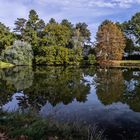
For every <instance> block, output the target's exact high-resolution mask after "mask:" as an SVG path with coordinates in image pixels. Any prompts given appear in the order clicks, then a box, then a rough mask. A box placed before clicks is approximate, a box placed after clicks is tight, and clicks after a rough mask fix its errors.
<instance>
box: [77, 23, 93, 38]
mask: <svg viewBox="0 0 140 140" xmlns="http://www.w3.org/2000/svg"><path fill="white" fill-rule="evenodd" d="M76 29H78V30H79V32H80V36H82V37H84V39H87V40H90V36H91V33H90V30H89V29H88V25H87V24H86V23H84V22H83V23H77V24H76Z"/></svg>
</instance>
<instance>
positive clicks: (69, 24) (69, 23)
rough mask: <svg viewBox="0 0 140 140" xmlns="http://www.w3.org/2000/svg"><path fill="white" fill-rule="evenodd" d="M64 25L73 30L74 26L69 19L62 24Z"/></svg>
mask: <svg viewBox="0 0 140 140" xmlns="http://www.w3.org/2000/svg"><path fill="white" fill-rule="evenodd" d="M61 24H62V25H64V26H67V27H68V28H69V29H71V30H72V29H73V24H72V23H71V22H69V21H68V20H67V19H63V20H62V22H61Z"/></svg>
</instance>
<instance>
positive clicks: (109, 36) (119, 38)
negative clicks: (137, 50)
mask: <svg viewBox="0 0 140 140" xmlns="http://www.w3.org/2000/svg"><path fill="white" fill-rule="evenodd" d="M96 38H97V45H96V56H97V59H98V60H101V61H102V60H121V59H122V57H123V53H124V48H125V37H124V35H123V33H122V31H121V30H120V29H119V28H118V26H117V25H116V24H115V23H113V22H111V21H107V20H106V21H104V22H103V23H102V24H101V25H100V26H99V29H98V32H97V36H96Z"/></svg>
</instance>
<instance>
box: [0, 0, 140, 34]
mask: <svg viewBox="0 0 140 140" xmlns="http://www.w3.org/2000/svg"><path fill="white" fill-rule="evenodd" d="M0 9H1V12H0V22H3V23H5V24H6V25H7V26H10V28H14V21H15V20H16V19H17V18H19V17H23V18H27V17H28V12H29V10H31V9H35V10H36V11H37V12H38V14H39V16H40V17H41V18H43V19H44V20H45V21H46V22H47V21H48V20H49V19H50V18H51V17H53V18H55V19H56V20H57V21H61V20H62V19H64V18H67V19H68V20H70V21H71V22H73V23H76V22H86V23H87V24H88V25H89V28H90V29H91V32H92V36H93V37H94V36H95V34H96V31H97V28H98V25H99V24H100V23H101V22H102V21H103V20H105V19H110V20H113V21H120V22H121V21H125V20H128V19H129V18H130V17H131V16H132V15H133V14H134V13H136V12H138V11H140V0H0Z"/></svg>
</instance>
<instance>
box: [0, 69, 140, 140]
mask: <svg viewBox="0 0 140 140" xmlns="http://www.w3.org/2000/svg"><path fill="white" fill-rule="evenodd" d="M0 108H1V109H2V110H4V111H9V112H11V111H16V110H21V111H27V110H29V109H32V110H34V111H35V112H36V113H38V114H39V115H41V116H42V117H47V116H53V117H54V118H55V119H58V120H61V121H71V122H73V121H76V120H78V121H81V122H85V123H87V124H90V125H94V124H96V125H97V126H98V127H99V128H101V129H103V130H104V131H105V132H104V135H105V136H106V137H107V138H108V139H119V140H120V139H140V70H139V69H116V68H115V69H114V68H113V69H101V68H97V67H89V68H74V67H68V68H64V67H37V68H34V69H33V68H28V67H15V68H11V69H6V70H0Z"/></svg>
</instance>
